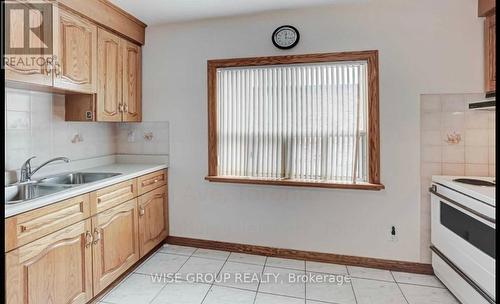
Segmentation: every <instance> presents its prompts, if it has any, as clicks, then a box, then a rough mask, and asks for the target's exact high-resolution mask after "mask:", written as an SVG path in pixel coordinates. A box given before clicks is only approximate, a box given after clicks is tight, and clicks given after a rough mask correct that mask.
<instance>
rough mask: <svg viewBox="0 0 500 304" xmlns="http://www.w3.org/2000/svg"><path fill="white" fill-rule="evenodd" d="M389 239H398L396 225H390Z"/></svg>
mask: <svg viewBox="0 0 500 304" xmlns="http://www.w3.org/2000/svg"><path fill="white" fill-rule="evenodd" d="M389 241H391V242H397V241H398V234H397V230H396V226H391V227H390V229H389Z"/></svg>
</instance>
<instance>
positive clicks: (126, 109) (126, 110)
mask: <svg viewBox="0 0 500 304" xmlns="http://www.w3.org/2000/svg"><path fill="white" fill-rule="evenodd" d="M123 111H124V112H128V104H125V105H123Z"/></svg>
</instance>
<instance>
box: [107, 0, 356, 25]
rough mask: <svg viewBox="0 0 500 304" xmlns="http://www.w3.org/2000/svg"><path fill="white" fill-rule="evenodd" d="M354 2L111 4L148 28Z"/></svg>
mask: <svg viewBox="0 0 500 304" xmlns="http://www.w3.org/2000/svg"><path fill="white" fill-rule="evenodd" d="M352 1H353V0H111V2H113V3H114V4H116V5H118V6H119V7H120V8H122V9H124V10H126V11H127V12H129V13H130V14H132V15H134V16H135V17H137V18H139V19H140V20H141V21H143V22H145V23H146V24H148V25H154V24H160V23H171V22H179V21H187V20H196V19H204V18H214V17H224V16H234V15H243V14H251V13H257V12H263V11H270V10H277V9H290V8H300V7H306V6H318V5H325V4H334V3H339V2H352Z"/></svg>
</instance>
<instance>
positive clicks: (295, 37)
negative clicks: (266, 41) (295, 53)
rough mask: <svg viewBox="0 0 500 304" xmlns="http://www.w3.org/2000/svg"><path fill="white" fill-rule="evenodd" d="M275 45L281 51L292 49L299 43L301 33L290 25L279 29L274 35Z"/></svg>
mask: <svg viewBox="0 0 500 304" xmlns="http://www.w3.org/2000/svg"><path fill="white" fill-rule="evenodd" d="M272 38H273V43H274V45H275V46H276V47H278V48H280V49H291V48H292V47H294V46H295V45H297V43H298V42H299V38H300V36H299V31H298V30H297V29H296V28H294V27H293V26H290V25H284V26H280V27H279V28H277V29H276V30H275V31H274V33H273V37H272Z"/></svg>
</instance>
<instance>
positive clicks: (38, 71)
mask: <svg viewBox="0 0 500 304" xmlns="http://www.w3.org/2000/svg"><path fill="white" fill-rule="evenodd" d="M17 4H19V5H27V4H26V3H24V4H23V3H21V2H19V3H17ZM6 18H7V20H6V21H7V22H9V24H10V29H11V33H10V39H9V40H10V41H9V43H10V46H11V47H12V48H19V51H18V52H17V51H16V53H14V54H12V53H11V54H5V59H4V62H5V79H6V80H13V81H20V82H25V83H30V84H38V85H47V86H51V85H52V73H51V71H50V69H49V68H48V66H47V60H46V59H47V57H51V55H52V54H46V53H45V46H44V43H43V42H42V40H43V35H45V34H46V33H45V32H44V31H41V32H40V33H39V35H42V37H41V38H42V39H40V38H38V37H37V35H34V34H30V36H29V37H28V43H29V47H30V48H38V47H40V48H39V49H38V51H37V54H36V55H30V54H24V53H25V52H24V51H23V49H22V48H23V47H26V46H25V40H24V29H25V26H24V23H25V20H24V11H23V10H13V11H11V14H8V15H6ZM29 20H30V24H41V22H42V20H43V16H42V14H40V13H39V11H37V10H30V11H29ZM33 58H36V59H33ZM42 59H43V60H42Z"/></svg>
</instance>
